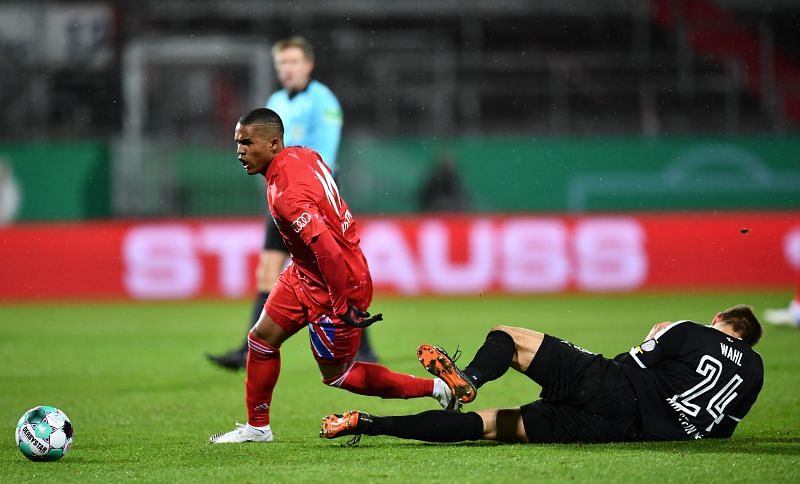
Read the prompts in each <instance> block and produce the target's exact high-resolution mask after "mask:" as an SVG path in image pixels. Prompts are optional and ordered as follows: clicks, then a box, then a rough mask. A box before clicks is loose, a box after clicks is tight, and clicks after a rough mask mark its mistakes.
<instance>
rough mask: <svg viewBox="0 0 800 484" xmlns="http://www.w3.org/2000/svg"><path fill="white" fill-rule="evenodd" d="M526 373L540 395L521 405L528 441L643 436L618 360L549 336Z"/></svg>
mask: <svg viewBox="0 0 800 484" xmlns="http://www.w3.org/2000/svg"><path fill="white" fill-rule="evenodd" d="M526 374H527V375H528V376H529V377H530V378H531V379H533V381H535V382H536V383H538V384H539V385H541V386H542V392H541V394H540V398H541V399H540V400H537V401H535V402H533V403H529V404H527V405H523V406H522V407H520V410H521V411H522V421H523V423H524V425H525V434H526V435H527V437H528V440H529V441H530V442H618V441H630V440H641V439H642V430H641V420H640V417H639V408H638V400H637V398H636V393H635V391H634V388H633V385H632V384H631V383H630V381H629V380H628V378H627V377H626V376H625V375H624V374H623V371H622V369H621V368H620V367H619V364H618V363H615V362H614V361H612V360H609V359H607V358H604V357H603V356H602V355H595V354H593V353H589V352H588V351H586V350H584V349H582V348H580V347H577V346H575V345H573V344H572V343H569V342H567V341H563V340H560V339H558V338H554V337H552V336H550V335H545V337H544V341H543V342H542V345H541V347H540V348H539V351H538V352H537V353H536V356H535V357H534V359H533V361H532V362H531V365H530V366H529V367H528V371H527V372H526Z"/></svg>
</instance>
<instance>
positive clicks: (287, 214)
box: [266, 146, 372, 318]
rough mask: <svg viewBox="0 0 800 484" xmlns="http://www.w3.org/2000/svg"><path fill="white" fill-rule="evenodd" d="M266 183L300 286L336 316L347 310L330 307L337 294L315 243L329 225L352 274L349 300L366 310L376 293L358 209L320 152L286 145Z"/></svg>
mask: <svg viewBox="0 0 800 484" xmlns="http://www.w3.org/2000/svg"><path fill="white" fill-rule="evenodd" d="M266 183H267V204H268V206H269V211H270V214H271V215H272V218H273V220H274V221H275V224H276V225H277V226H278V230H279V231H280V234H281V237H282V238H283V241H284V242H285V243H286V248H287V249H288V250H289V253H290V254H291V255H292V264H290V265H289V267H288V268H287V270H291V271H295V273H296V275H297V276H298V277H297V280H299V281H300V285H301V286H302V287H301V288H302V289H303V290H304V292H305V293H306V294H307V295H308V296H310V298H311V299H312V301H309V302H310V303H311V305H312V306H318V305H322V306H323V307H326V308H331V309H332V310H333V314H331V316H334V315H336V314H339V313H340V312H341V311H342V308H341V307H339V308H333V307H331V306H332V302H331V298H332V297H333V298H334V300H335V296H336V295H335V294H331V293H329V287H328V284H327V283H326V281H325V277H324V275H323V273H322V271H321V270H320V267H319V266H318V264H317V258H316V256H315V253H314V251H313V250H312V249H311V247H310V246H311V244H312V242H313V241H314V240H315V239H316V238H317V237H318V236H319V235H320V234H322V233H323V232H326V231H328V232H329V233H330V234H331V235H332V236H333V239H334V241H335V242H336V245H338V247H339V249H340V250H341V253H342V257H341V260H337V261H335V262H334V263H335V264H336V265H337V270H338V271H341V270H345V271H346V274H347V285H346V289H345V290H346V291H347V294H345V297H346V301H347V302H348V303H352V304H355V305H356V306H358V307H359V308H360V309H364V310H366V309H367V307H366V306H368V305H369V303H370V301H371V299H372V278H371V276H370V273H369V267H368V266H367V259H366V258H365V257H364V254H363V253H362V252H361V247H360V246H359V242H360V239H359V236H358V231H357V230H356V223H355V220H353V215H352V214H351V213H350V209H349V208H348V206H347V202H345V201H344V199H343V198H342V197H341V196H340V195H339V189H338V187H337V186H336V182H334V180H333V176H332V175H331V171H330V169H329V168H328V166H327V165H326V164H325V163H324V162H323V161H322V158H321V157H320V155H319V153H317V152H316V151H314V150H311V149H308V148H303V147H298V146H292V147H288V148H284V149H283V150H282V151H281V152H280V153H278V154H277V155H276V156H275V158H274V159H273V160H272V162H271V163H270V165H269V168H268V169H267V173H266ZM339 265H341V268H339V267H338V266H339ZM340 296H341V295H340ZM344 309H346V306H345V308H344ZM309 316H310V317H312V318H313V317H314V315H311V314H309Z"/></svg>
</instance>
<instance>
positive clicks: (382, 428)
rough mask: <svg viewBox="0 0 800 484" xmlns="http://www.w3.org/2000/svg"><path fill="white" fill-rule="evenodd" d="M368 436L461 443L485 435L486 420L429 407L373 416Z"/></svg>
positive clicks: (472, 415) (475, 415)
mask: <svg viewBox="0 0 800 484" xmlns="http://www.w3.org/2000/svg"><path fill="white" fill-rule="evenodd" d="M364 433H365V434H366V435H391V436H392V437H399V438H401V439H414V440H422V441H425V442H461V441H463V440H479V439H480V438H481V437H483V419H482V418H481V417H480V415H478V414H477V413H475V412H469V413H457V412H448V411H446V410H428V411H427V412H422V413H418V414H416V415H402V416H397V417H376V416H373V417H372V425H371V426H370V427H369V428H368V429H366V430H365V431H364Z"/></svg>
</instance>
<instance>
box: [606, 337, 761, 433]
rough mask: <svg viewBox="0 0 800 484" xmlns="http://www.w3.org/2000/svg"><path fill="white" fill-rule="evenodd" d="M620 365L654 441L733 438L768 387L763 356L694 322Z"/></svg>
mask: <svg viewBox="0 0 800 484" xmlns="http://www.w3.org/2000/svg"><path fill="white" fill-rule="evenodd" d="M615 360H616V361H618V362H621V363H623V368H624V370H625V373H626V375H627V376H628V378H629V379H630V381H631V383H632V384H633V386H634V389H635V390H636V394H637V397H638V398H639V411H640V414H641V418H642V428H643V430H644V434H645V438H647V439H653V440H682V439H700V438H703V437H728V436H730V434H731V433H732V432H733V429H734V428H735V427H736V423H737V422H739V421H740V420H741V419H742V418H744V416H745V415H746V414H747V412H748V411H749V410H750V407H751V406H752V405H753V403H754V402H755V401H756V397H758V393H759V392H760V391H761V386H762V384H763V382H764V365H763V362H762V361H761V356H760V355H759V354H758V353H756V352H755V351H753V349H752V348H750V346H749V345H748V344H747V343H745V342H744V341H742V340H740V339H738V338H734V337H731V336H728V335H727V334H725V333H723V332H722V331H719V330H717V329H714V328H712V327H710V326H703V325H700V324H697V323H695V322H692V321H678V322H676V323H673V324H671V325H669V326H667V327H666V328H664V329H662V330H661V331H659V332H658V333H657V334H656V335H655V337H654V338H653V339H651V340H647V341H645V342H644V343H642V344H641V345H639V346H637V347H635V348H631V350H630V351H629V352H628V353H623V354H621V355H618V356H617V357H616V358H615Z"/></svg>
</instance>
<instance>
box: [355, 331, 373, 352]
mask: <svg viewBox="0 0 800 484" xmlns="http://www.w3.org/2000/svg"><path fill="white" fill-rule="evenodd" d="M358 352H359V353H362V354H368V353H372V345H370V343H369V336H368V335H367V329H366V328H364V329H363V330H362V331H361V343H360V344H359V345H358Z"/></svg>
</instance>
